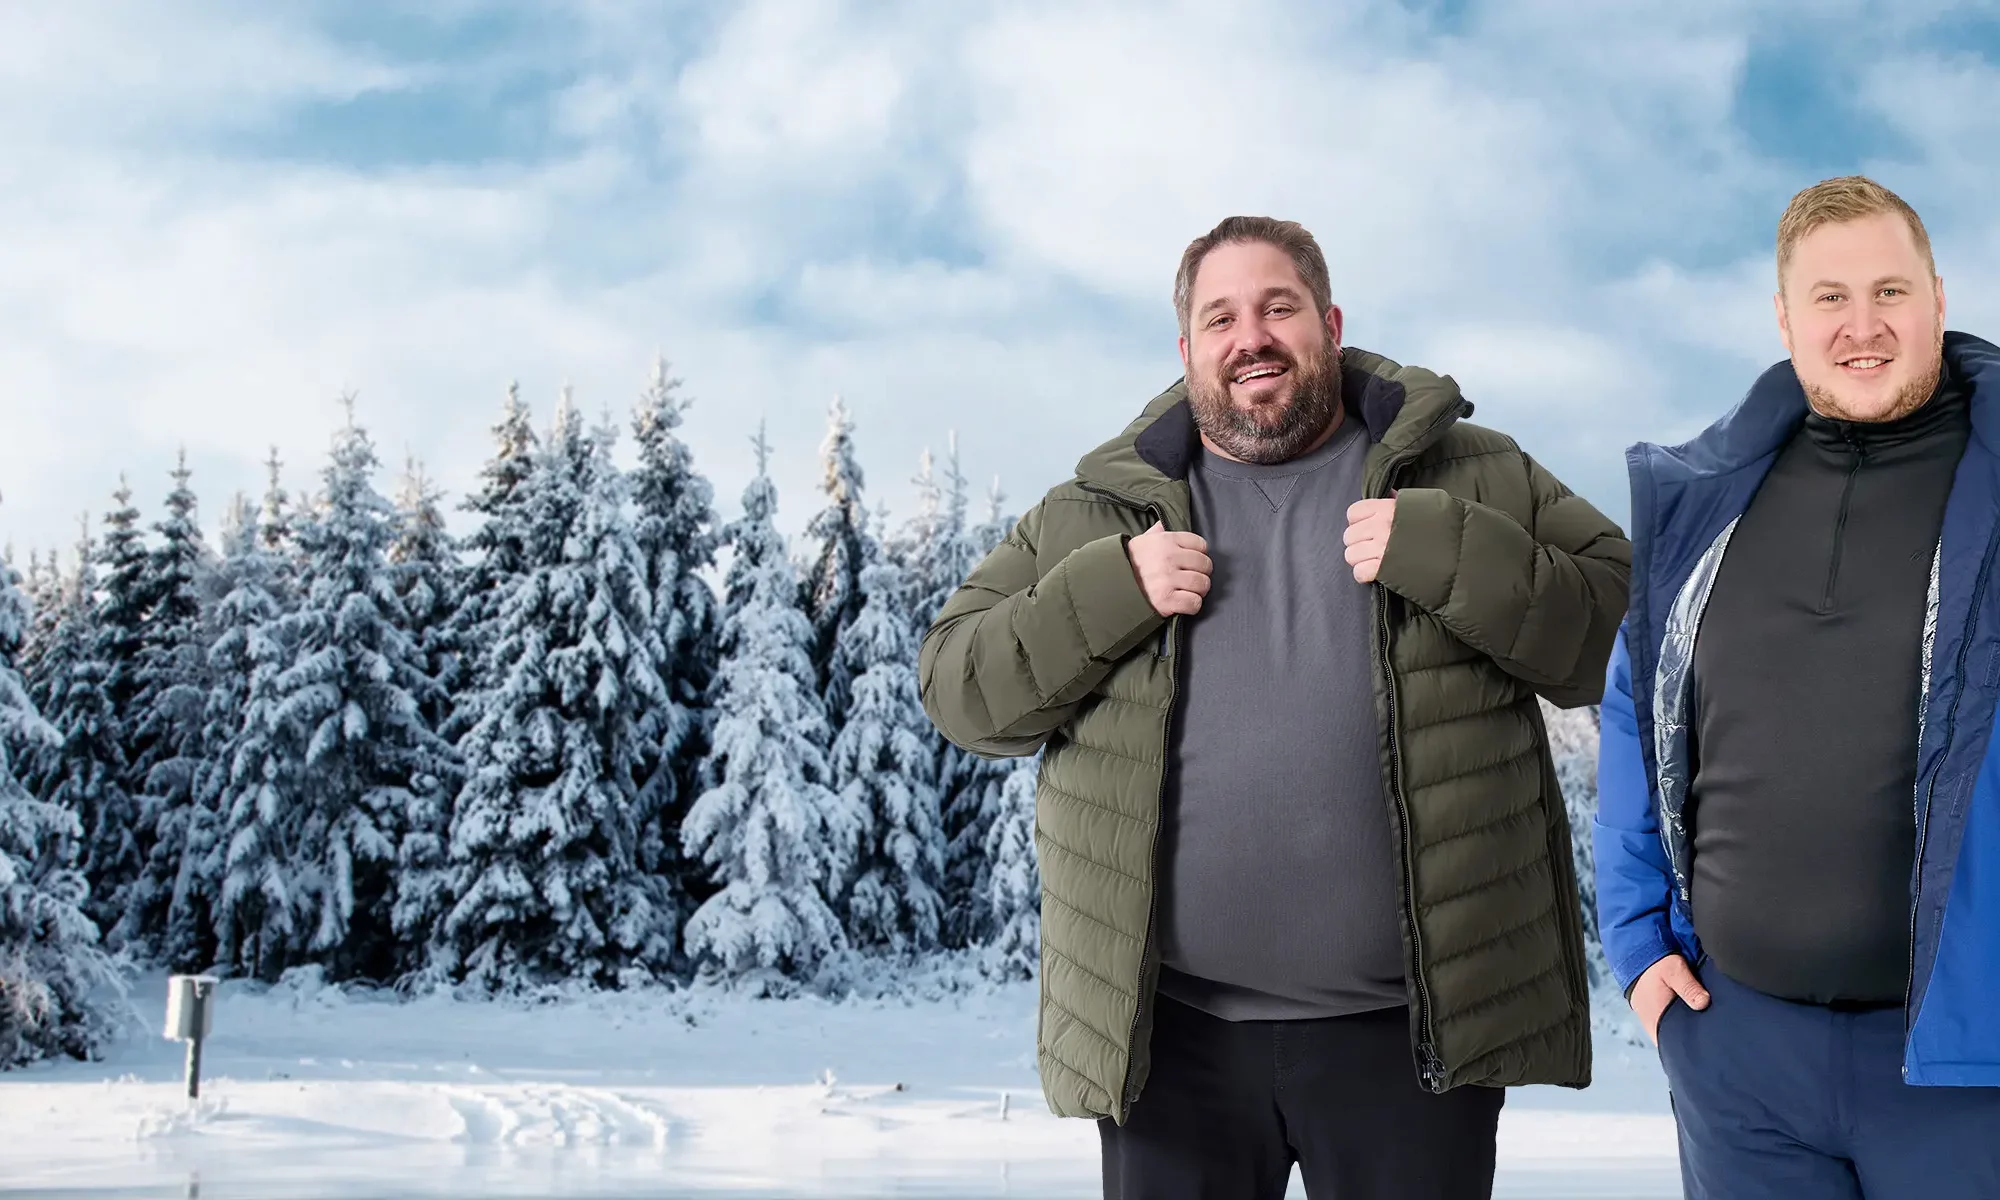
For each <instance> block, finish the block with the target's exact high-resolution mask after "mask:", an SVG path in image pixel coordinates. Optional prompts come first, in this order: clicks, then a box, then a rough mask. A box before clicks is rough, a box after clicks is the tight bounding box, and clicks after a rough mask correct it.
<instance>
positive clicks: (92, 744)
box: [15, 516, 128, 855]
mask: <svg viewBox="0 0 2000 1200" xmlns="http://www.w3.org/2000/svg"><path fill="white" fill-rule="evenodd" d="M76 557H77V562H76V570H75V572H74V573H73V574H72V575H70V576H69V577H68V578H67V579H66V580H64V583H63V588H62V591H61V593H60V594H59V596H58V598H57V601H56V604H57V606H58V615H57V616H56V619H55V625H54V628H53V630H52V631H51V632H50V634H49V638H48V644H47V645H46V646H45V647H43V649H42V652H41V655H40V658H39V660H38V661H37V662H36V664H35V674H34V676H33V677H32V678H31V679H29V680H28V688H29V699H30V701H31V703H32V704H33V705H34V706H35V709H36V711H37V712H39V713H41V714H42V715H43V716H44V717H45V718H46V719H47V721H48V723H49V724H50V726H51V727H53V728H54V729H55V731H56V736H57V742H56V743H55V744H54V745H53V746H47V745H45V746H43V747H42V748H41V749H40V751H39V752H37V753H35V754H33V755H32V756H31V757H28V758H26V759H24V760H16V764H15V769H16V771H17V772H18V773H21V774H22V775H23V777H24V778H25V779H26V780H27V781H28V783H29V787H30V790H31V791H33V792H34V793H35V794H36V795H37V796H40V797H41V798H42V799H44V800H46V801H48V802H49V803H51V804H54V805H56V806H57V807H58V808H61V809H63V810H65V811H66V812H68V813H70V814H71V815H72V816H73V817H75V818H76V820H77V822H78V826H79V829H81V830H82V831H83V832H82V833H80V834H79V835H78V844H77V846H76V850H77V853H78V854H79V855H80V854H81V853H82V851H83V847H84V840H83V839H84V838H85V837H87V835H88V831H89V829H90V828H91V822H92V821H93V820H94V819H95V815H96V814H98V813H101V812H107V811H113V812H123V811H126V810H127V808H128V801H127V799H126V797H125V795H124V792H123V784H122V783H121V781H122V780H123V778H124V757H123V748H122V747H121V746H120V745H119V743H118V733H119V726H118V723H117V722H116V721H115V720H114V719H113V717H114V714H113V713H112V711H111V700H110V696H109V694H108V692H107V691H106V688H105V680H106V678H107V676H108V675H109V674H110V670H109V668H108V667H107V666H106V664H105V663H104V662H103V660H102V659H100V658H98V657H97V655H98V651H99V648H100V643H99V638H98V634H97V604H96V599H95V593H96V590H97V574H96V565H97V549H96V546H95V544H94V543H93V541H92V539H91V536H90V519H89V517H87V516H86V517H84V518H83V520H82V534H81V536H80V538H79V540H78V542H77V548H76Z"/></svg>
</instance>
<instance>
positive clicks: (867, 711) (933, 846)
mask: <svg viewBox="0 0 2000 1200" xmlns="http://www.w3.org/2000/svg"><path fill="white" fill-rule="evenodd" d="M861 594H862V608H861V612H860V614H859V615H858V616H857V617H856V618H855V619H854V621H853V623H852V624H850V625H849V626H848V627H847V628H846V630H845V631H844V632H843V633H842V635H841V640H840V644H839V645H838V647H837V648H836V651H835V664H836V666H837V667H838V668H839V669H841V670H842V671H843V672H844V673H845V674H846V675H847V676H848V678H849V679H850V680H851V681H852V682H851V686H850V691H849V699H848V706H847V715H846V721H845V723H844V724H842V725H841V727H840V733H839V734H838V735H837V736H836V737H835V738H834V742H833V756H832V766H833V787H834V789H835V791H836V792H837V793H838V794H839V796H840V799H841V802H842V803H843V804H844V805H845V806H847V807H849V808H851V809H853V810H854V811H856V812H858V813H864V814H866V818H865V822H866V823H865V825H864V827H863V828H864V830H865V832H864V834H863V837H862V844H861V846H860V852H859V854H858V856H857V860H856V863H855V869H854V873H855V879H854V882H853V884H852V886H851V887H850V888H849V889H848V891H847V897H846V906H845V907H846V911H847V932H848V936H849V937H850V938H851V939H852V940H853V941H854V942H855V943H856V944H857V945H859V946H862V947H866V948H881V949H886V950H889V951H891V952H894V953H903V952H906V951H917V952H921V951H925V950H929V949H932V948H933V947H935V946H936V945H937V944H938V935H939V927H940V923H941V918H942V916H943V897H942V896H941V895H940V894H939V887H940V884H941V883H942V877H943V874H944V833H943V830H942V828H941V822H940V817H939V813H938V793H937V750H936V741H937V733H936V731H935V729H934V728H933V727H932V725H931V723H930V720H929V718H927V717H926V716H925V715H924V710H923V704H922V702H921V701H920V700H919V699H918V697H917V655H916V642H915V639H914V638H913V637H912V635H911V632H910V614H909V612H908V610H906V609H905V608H904V607H903V603H904V598H905V597H906V596H907V595H908V594H909V592H908V587H907V585H906V584H905V582H904V580H903V572H902V569H901V568H900V567H898V566H897V565H896V564H895V562H894V561H893V560H891V559H889V558H888V557H887V556H884V555H877V556H875V561H874V562H871V563H870V564H868V566H867V567H865V568H864V569H863V570H862V572H861Z"/></svg>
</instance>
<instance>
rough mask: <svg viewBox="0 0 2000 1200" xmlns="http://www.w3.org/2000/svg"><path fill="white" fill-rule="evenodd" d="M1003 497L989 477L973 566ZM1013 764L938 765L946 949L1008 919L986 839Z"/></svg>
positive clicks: (999, 515)
mask: <svg viewBox="0 0 2000 1200" xmlns="http://www.w3.org/2000/svg"><path fill="white" fill-rule="evenodd" d="M1006 499H1007V498H1006V494H1005V493H1004V492H1002V491H1001V490H1000V480H999V478H998V477H995V478H994V480H993V484H992V487H991V488H990V489H989V490H988V492H987V497H986V503H987V514H986V519H985V521H983V522H981V523H980V524H979V525H977V526H975V527H974V528H973V529H972V530H971V532H970V534H969V535H968V539H969V542H970V545H971V551H972V554H973V556H975V557H974V562H975V564H976V562H977V559H978V558H982V557H984V556H985V555H986V554H988V553H990V552H991V551H992V550H993V548H994V547H995V546H998V545H999V544H1000V542H1001V541H1002V539H1004V538H1005V537H1006V536H1007V534H1008V532H1009V531H1010V530H1012V529H1013V527H1014V519H1013V518H1012V517H1008V516H1004V515H1003V507H1004V505H1005V504H1006ZM970 573H971V567H967V568H966V574H970ZM954 586H956V585H954ZM940 604H942V601H940ZM939 740H940V741H941V740H942V739H939ZM942 754H943V751H942V750H941V751H940V755H941V756H942ZM1019 765H1020V764H1019V763H1018V762H1017V761H1015V760H1013V759H989V758H981V757H980V756H979V755H976V754H959V755H957V756H956V757H955V758H950V759H946V760H945V762H944V763H943V767H944V768H945V769H950V770H952V771H954V772H955V774H953V775H951V776H948V777H946V778H945V779H944V781H943V786H942V787H941V788H940V791H941V792H942V794H944V795H945V796H947V797H949V798H950V803H949V805H948V807H947V808H946V809H945V833H946V844H945V900H946V914H947V915H946V920H945V937H946V944H947V945H951V946H978V945H986V944H988V943H990V942H991V941H992V939H993V938H994V937H996V936H997V935H998V934H999V933H1000V932H1001V931H1002V928H1003V926H1004V925H1005V923H1006V922H1007V920H1009V919H1010V918H1011V911H1010V912H1009V913H998V914H996V912H995V910H994V908H993V905H992V903H991V895H992V884H991V876H992V861H993V860H992V848H991V847H992V839H991V836H990V835H991V832H992V829H993V823H994V821H995V820H997V819H999V817H1000V816H1001V814H1002V813H1003V811H1004V810H1005V805H1006V797H1005V795H1004V793H1005V790H1006V788H1007V786H1008V781H1009V780H1010V779H1012V778H1013V775H1014V772H1015V770H1016V768H1017V767H1018V766H1019Z"/></svg>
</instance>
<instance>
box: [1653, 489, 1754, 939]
mask: <svg viewBox="0 0 2000 1200" xmlns="http://www.w3.org/2000/svg"><path fill="white" fill-rule="evenodd" d="M1740 519H1741V518H1738V520H1740ZM1735 532H1736V521H1731V522H1730V523H1729V524H1728V525H1727V526H1726V527H1725V528H1724V529H1723V531H1722V532H1721V533H1719V534H1717V535H1716V537H1715V541H1714V542H1712V543H1710V544H1709V547H1708V549H1707V550H1705V551H1703V552H1702V556H1701V561H1700V562H1698V563H1696V564H1695V566H1694V573H1693V574H1691V575H1689V576H1688V579H1687V582H1686V583H1684V584H1682V585H1681V590H1680V593H1679V594H1678V595H1676V596H1675V597H1674V606H1673V608H1672V609H1671V610H1669V611H1668V613H1667V632H1666V638H1665V640H1663V641H1662V642H1661V643H1660V663H1659V666H1658V667H1657V668H1655V669H1654V672H1653V759H1654V762H1655V763H1656V764H1658V765H1657V770H1658V772H1659V776H1658V779H1659V789H1658V791H1659V795H1660V829H1661V832H1662V834H1663V835H1664V836H1662V838H1661V839H1660V840H1661V841H1662V842H1664V843H1665V844H1666V848H1667V859H1668V862H1669V863H1670V864H1671V865H1672V867H1673V869H1674V888H1675V890H1677V891H1678V892H1679V893H1680V897H1681V902H1682V903H1683V904H1686V903H1691V902H1692V901H1691V900H1690V896H1689V891H1688V864H1687V840H1688V839H1687V826H1686V824H1685V818H1684V813H1685V810H1686V806H1687V794H1688V784H1689V783H1690V782H1691V781H1690V780H1689V778H1688V721H1689V719H1690V714H1689V713H1688V699H1689V693H1690V688H1691V685H1692V684H1693V682H1694V639H1695V634H1696V633H1698V632H1700V630H1701V617H1702V614H1703V613H1704V612H1705V611H1707V609H1708V596H1709V593H1710V592H1712V591H1714V590H1715V576H1716V572H1717V571H1719V570H1720V569H1721V567H1722V555H1723V552H1724V551H1726V550H1728V549H1729V537H1730V535H1731V534H1733V533H1735Z"/></svg>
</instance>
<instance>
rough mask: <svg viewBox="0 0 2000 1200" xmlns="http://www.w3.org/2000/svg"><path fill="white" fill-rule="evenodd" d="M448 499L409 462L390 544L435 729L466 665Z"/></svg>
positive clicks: (428, 718)
mask: <svg viewBox="0 0 2000 1200" xmlns="http://www.w3.org/2000/svg"><path fill="white" fill-rule="evenodd" d="M443 501H444V493H443V492H442V491H441V490H440V489H439V488H438V487H437V486H436V485H435V484H434V483H432V482H431V480H430V478H429V476H427V475H426V474H425V473H424V466H423V464H422V463H420V462H417V461H416V460H415V459H411V460H410V461H409V462H407V463H406V464H405V465H404V469H403V483H402V487H401V489H400V490H399V491H398V492H397V493H396V526H395V528H396V537H395V540H394V541H393V542H391V543H390V545H389V556H388V557H389V569H390V574H391V576H392V578H393V579H394V583H395V588H396V594H397V595H398V596H399V597H400V598H401V599H402V602H403V614H404V616H405V617H406V618H407V620H408V622H409V628H410V630H411V633H412V635H413V636H414V637H415V638H416V639H417V651H418V659H419V662H420V663H421V664H422V668H423V675H424V678H425V679H426V680H427V681H428V683H427V686H426V687H425V689H424V690H423V692H421V693H420V694H418V695H417V704H418V708H419V709H420V710H421V711H422V713H423V717H424V723H425V725H426V726H427V727H428V728H431V729H441V728H443V727H444V722H445V719H446V718H447V717H448V716H449V711H448V709H449V705H450V700H451V695H452V693H453V692H455V691H456V690H457V689H458V687H459V685H460V682H461V681H462V680H463V678H464V675H465V669H466V665H465V663H464V661H463V659H464V653H465V652H464V648H463V647H462V646H461V645H460V644H459V642H458V640H457V638H456V636H455V635H456V631H455V630H454V629H453V627H452V617H453V616H454V615H455V614H456V613H457V611H458V608H459V591H458V589H459V585H460V584H461V583H462V582H463V579H462V578H461V572H460V567H459V560H458V545H457V542H456V541H455V540H454V539H453V538H452V536H451V533H450V532H449V531H448V530H447V529H446V528H445V521H444V510H443V507H442V505H443Z"/></svg>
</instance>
